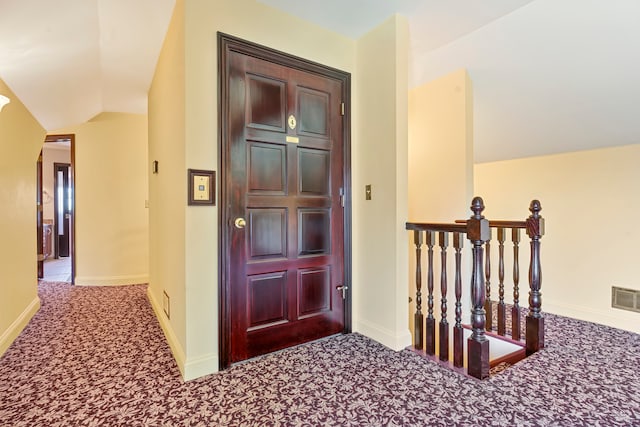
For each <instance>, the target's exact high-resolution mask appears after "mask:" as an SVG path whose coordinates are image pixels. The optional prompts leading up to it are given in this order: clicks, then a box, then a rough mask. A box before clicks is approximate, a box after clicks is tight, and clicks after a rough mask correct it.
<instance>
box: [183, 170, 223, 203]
mask: <svg viewBox="0 0 640 427" xmlns="http://www.w3.org/2000/svg"><path fill="white" fill-rule="evenodd" d="M188 188H189V190H188V194H189V196H188V204H189V205H191V206H198V205H213V206H215V204H216V202H215V200H216V197H215V194H216V192H215V188H216V173H215V171H210V170H202V169H189V170H188Z"/></svg>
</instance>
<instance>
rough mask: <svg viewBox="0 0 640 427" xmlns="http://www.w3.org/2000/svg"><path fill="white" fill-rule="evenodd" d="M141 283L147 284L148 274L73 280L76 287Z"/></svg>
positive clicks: (83, 277)
mask: <svg viewBox="0 0 640 427" xmlns="http://www.w3.org/2000/svg"><path fill="white" fill-rule="evenodd" d="M143 283H149V275H148V274H139V275H133V276H109V277H90V276H76V280H75V284H76V285H78V286H124V285H140V284H143Z"/></svg>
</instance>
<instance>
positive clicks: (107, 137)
mask: <svg viewBox="0 0 640 427" xmlns="http://www.w3.org/2000/svg"><path fill="white" fill-rule="evenodd" d="M52 133H56V134H57V133H65V134H66V133H73V134H75V202H76V205H75V220H76V223H75V231H76V235H75V243H76V248H75V256H76V277H75V281H76V284H78V285H126V284H135V283H147V282H148V280H149V279H148V277H149V273H148V264H149V260H148V228H149V226H148V212H147V208H146V207H145V200H146V199H147V116H146V115H141V114H125V113H102V114H100V115H98V116H96V117H95V118H93V119H91V120H89V121H88V122H86V123H84V124H82V125H79V126H77V127H73V128H66V129H61V130H58V131H55V132H52Z"/></svg>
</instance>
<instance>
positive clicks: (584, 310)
mask: <svg viewBox="0 0 640 427" xmlns="http://www.w3.org/2000/svg"><path fill="white" fill-rule="evenodd" d="M638 162H640V145H629V146H623V147H616V148H608V149H599V150H591V151H580V152H573V153H566V154H558V155H552V156H543V157H532V158H526V159H518V160H509V161H501V162H495V163H482V164H478V165H476V166H475V185H476V191H477V193H478V194H482V195H483V196H484V197H485V204H486V205H487V212H488V214H487V215H488V216H489V217H491V218H509V219H513V218H524V217H525V216H527V215H528V214H529V212H528V211H527V209H528V206H529V202H530V200H531V199H533V198H537V199H539V200H540V202H541V204H542V212H541V214H542V216H543V217H544V218H546V234H545V236H544V237H543V238H542V240H541V248H542V254H541V258H542V309H543V311H548V312H551V313H557V314H562V315H566V316H570V317H575V318H578V319H584V320H589V321H593V322H597V323H603V324H607V325H611V326H615V327H618V328H622V329H627V330H631V331H634V332H640V314H639V313H632V312H629V311H623V310H618V309H612V308H611V286H612V285H616V286H621V287H625V288H631V289H640V282H639V279H638V274H637V265H638V248H637V245H638V241H640V229H639V228H638V226H637V222H638V221H637V220H636V216H637V215H638V212H640V198H639V197H637V195H638V183H639V182H640V168H639V167H638ZM524 237H525V236H523V238H524ZM522 246H525V248H524V249H526V243H525V244H524V245H522ZM522 258H523V259H524V260H526V261H527V262H528V255H526V256H523V257H522ZM507 265H508V264H507ZM522 270H523V273H524V274H525V276H524V277H523V280H522V282H524V284H525V285H526V284H528V282H527V278H526V270H525V269H522ZM522 293H523V294H524V292H522ZM525 295H526V294H525ZM523 302H524V303H525V304H526V296H525V297H524V299H523Z"/></svg>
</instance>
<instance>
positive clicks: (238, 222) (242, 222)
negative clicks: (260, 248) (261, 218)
mask: <svg viewBox="0 0 640 427" xmlns="http://www.w3.org/2000/svg"><path fill="white" fill-rule="evenodd" d="M233 225H235V226H236V228H244V227H246V225H247V221H246V220H245V219H244V218H240V217H238V218H236V220H235V221H234V222H233Z"/></svg>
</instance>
